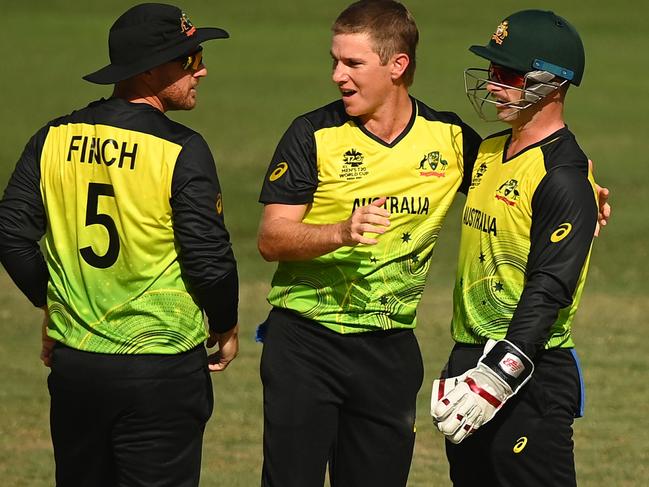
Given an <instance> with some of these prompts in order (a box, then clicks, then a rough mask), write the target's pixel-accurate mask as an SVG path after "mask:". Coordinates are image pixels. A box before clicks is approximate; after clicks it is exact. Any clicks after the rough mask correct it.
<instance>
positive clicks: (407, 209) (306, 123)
mask: <svg viewBox="0 0 649 487" xmlns="http://www.w3.org/2000/svg"><path fill="white" fill-rule="evenodd" d="M412 104H413V105H412V106H413V113H412V117H411V120H410V122H409V124H408V126H407V128H406V129H405V130H404V131H403V133H402V134H401V135H400V136H399V137H398V138H397V139H396V140H394V141H393V142H392V143H391V144H386V143H385V142H383V141H381V140H380V139H378V138H377V137H375V136H374V135H373V134H371V133H370V132H368V131H367V130H366V129H365V128H364V127H363V126H362V125H361V124H360V123H359V122H358V121H357V120H356V119H354V118H353V117H350V116H348V115H347V114H346V113H345V110H344V106H343V103H342V102H341V101H337V102H334V103H332V104H330V105H327V106H325V107H323V108H321V109H319V110H316V111H314V112H311V113H308V114H306V115H304V116H302V117H299V118H297V119H296V120H295V121H294V122H293V124H292V125H291V127H290V128H289V129H288V131H287V132H286V133H285V135H284V137H283V138H282V140H281V141H280V143H279V145H278V147H277V150H276V152H275V155H274V156H273V159H272V162H271V164H270V167H269V169H268V173H267V175H266V178H265V181H264V186H263V189H262V192H261V197H260V201H261V202H262V203H265V204H268V203H281V204H308V205H309V209H308V211H307V214H306V216H305V217H304V220H303V222H304V223H309V224H327V223H332V222H337V221H342V220H345V219H347V218H349V217H350V216H351V214H352V213H353V211H354V210H355V209H356V208H358V207H360V206H365V205H368V204H370V203H371V202H372V201H374V200H376V199H378V198H380V197H382V196H386V197H387V202H386V203H385V205H384V206H385V208H386V209H387V210H388V211H389V212H390V213H391V218H390V227H389V229H388V231H387V232H386V233H385V234H383V235H381V236H380V237H379V238H378V240H379V243H378V244H376V245H372V246H368V245H357V246H355V247H341V248H340V249H338V250H336V251H334V252H331V253H328V254H326V255H323V256H321V257H318V258H316V259H312V260H308V261H300V262H280V263H279V265H278V268H277V272H276V273H275V276H274V278H273V282H272V290H271V291H270V294H269V296H268V300H269V302H270V303H271V304H272V305H273V306H275V307H278V308H283V309H289V310H292V311H294V312H295V313H297V314H299V315H301V316H303V317H306V318H309V319H311V320H313V321H315V322H317V323H320V324H322V325H324V326H326V327H327V328H330V329H332V330H334V331H336V332H339V333H357V332H362V331H371V330H380V329H393V328H414V327H415V324H416V319H415V316H416V307H417V304H418V303H419V300H420V298H421V295H422V292H423V289H424V284H425V280H426V275H427V273H428V269H429V267H430V259H431V257H432V254H433V249H434V247H435V243H436V241H437V236H438V233H439V230H440V227H441V225H442V222H443V220H444V217H445V216H446V212H447V211H448V208H449V206H450V205H451V202H452V201H453V198H454V197H455V194H456V193H457V191H458V190H459V189H460V187H461V185H462V183H463V179H465V180H466V183H465V185H464V187H465V189H466V186H467V185H468V178H469V177H470V172H471V167H472V164H473V158H474V155H475V151H476V149H477V145H478V144H479V141H480V138H479V136H478V135H477V134H476V133H475V132H474V131H473V130H472V129H470V128H469V127H468V126H466V125H465V124H464V123H463V122H461V120H460V119H459V118H458V117H457V116H456V115H455V114H452V113H449V112H436V111H434V110H432V109H431V108H429V107H427V106H426V105H424V104H423V103H421V102H419V101H417V100H414V99H413V100H412Z"/></svg>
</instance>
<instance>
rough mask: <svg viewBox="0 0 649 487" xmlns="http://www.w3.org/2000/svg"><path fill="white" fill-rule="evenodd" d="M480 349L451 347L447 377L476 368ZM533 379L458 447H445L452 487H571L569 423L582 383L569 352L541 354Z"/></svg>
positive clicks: (577, 412)
mask: <svg viewBox="0 0 649 487" xmlns="http://www.w3.org/2000/svg"><path fill="white" fill-rule="evenodd" d="M481 354H482V348H481V347H475V346H461V345H457V346H456V347H455V348H454V349H453V351H452V353H451V356H450V359H449V363H448V370H447V374H448V376H449V377H453V376H456V375H459V374H462V373H463V372H465V371H466V370H467V369H470V368H472V367H474V366H475V365H476V363H477V362H478V360H479V358H480V355H481ZM534 366H535V370H534V374H533V375H532V378H531V379H530V381H529V382H528V383H527V384H526V385H525V386H524V387H523V388H522V389H521V390H520V391H519V392H518V394H517V395H516V396H514V397H513V398H511V399H510V400H509V401H507V402H506V403H505V405H504V406H503V407H502V409H501V410H500V411H498V412H497V413H496V416H494V418H493V419H492V420H491V421H490V422H489V423H487V424H486V425H484V426H482V427H481V428H480V429H479V430H478V431H476V432H475V433H474V434H473V435H472V436H470V437H468V438H466V439H465V440H464V441H462V443H460V444H459V445H454V444H453V443H451V442H449V441H447V442H446V455H447V458H448V460H449V465H450V475H451V480H452V481H453V485H454V486H455V487H474V486H477V485H480V486H484V487H521V486H525V487H571V486H572V487H574V486H576V485H577V483H576V475H575V464H574V452H573V446H574V444H573V439H572V433H573V431H572V424H573V421H574V418H575V417H576V416H580V415H581V414H580V413H581V406H582V400H583V397H582V393H583V389H582V381H581V374H580V371H579V367H578V362H577V360H576V355H575V354H574V350H573V349H553V350H546V351H543V352H541V353H540V354H538V355H537V356H536V357H535V360H534Z"/></svg>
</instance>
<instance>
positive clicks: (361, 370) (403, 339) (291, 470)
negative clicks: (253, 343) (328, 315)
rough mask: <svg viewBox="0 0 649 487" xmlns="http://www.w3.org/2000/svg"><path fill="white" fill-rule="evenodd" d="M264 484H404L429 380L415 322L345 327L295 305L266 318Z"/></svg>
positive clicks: (283, 486)
mask: <svg viewBox="0 0 649 487" xmlns="http://www.w3.org/2000/svg"><path fill="white" fill-rule="evenodd" d="M267 326H268V328H267V331H266V337H265V341H264V350H263V353H262V359H261V377H262V382H263V385H264V466H263V473H262V485H263V486H265V487H270V486H273V487H292V486H295V487H298V486H299V487H316V486H317V487H322V485H323V483H324V478H325V470H326V467H327V464H329V470H330V477H331V482H332V485H333V486H335V487H351V486H354V487H365V486H368V487H369V486H372V487H374V486H376V485H381V486H385V487H403V486H405V485H406V481H407V477H408V471H409V468H410V462H411V457H412V449H413V445H414V439H415V434H414V423H415V412H416V396H417V392H418V390H419V388H420V387H421V382H422V379H423V366H422V359H421V353H420V350H419V345H418V344H417V340H416V338H415V336H414V333H413V332H412V331H411V330H398V331H397V330H395V331H377V332H367V333H359V334H353V335H341V334H338V333H336V332H333V331H331V330H329V329H327V328H325V327H323V326H321V325H319V324H317V323H314V322H312V321H309V320H306V319H304V318H301V317H299V316H297V315H295V314H293V313H290V312H285V311H280V310H274V311H272V312H271V314H270V316H269V319H268V321H267Z"/></svg>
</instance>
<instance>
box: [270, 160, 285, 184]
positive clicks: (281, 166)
mask: <svg viewBox="0 0 649 487" xmlns="http://www.w3.org/2000/svg"><path fill="white" fill-rule="evenodd" d="M286 171H288V163H287V162H278V163H277V165H276V166H275V169H273V172H271V173H270V175H269V176H268V180H269V181H277V180H278V179H279V178H281V177H282V176H283V175H284V173H286Z"/></svg>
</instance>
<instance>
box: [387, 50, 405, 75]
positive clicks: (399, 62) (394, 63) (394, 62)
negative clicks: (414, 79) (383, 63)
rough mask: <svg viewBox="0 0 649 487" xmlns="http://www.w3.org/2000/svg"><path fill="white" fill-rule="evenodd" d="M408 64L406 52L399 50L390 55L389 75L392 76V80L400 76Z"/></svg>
mask: <svg viewBox="0 0 649 487" xmlns="http://www.w3.org/2000/svg"><path fill="white" fill-rule="evenodd" d="M409 65H410V57H409V56H408V55H407V54H406V53H404V52H400V53H397V54H395V55H394V56H392V59H391V60H390V68H391V69H390V75H391V76H392V80H393V81H396V80H398V79H399V78H401V77H402V76H403V73H405V71H406V69H407V68H408V66H409Z"/></svg>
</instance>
